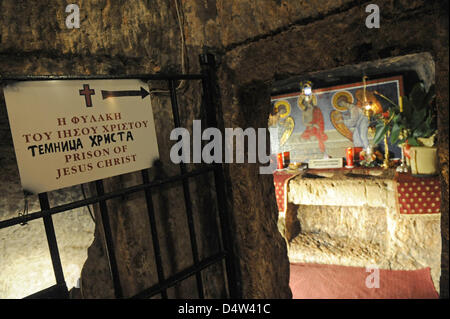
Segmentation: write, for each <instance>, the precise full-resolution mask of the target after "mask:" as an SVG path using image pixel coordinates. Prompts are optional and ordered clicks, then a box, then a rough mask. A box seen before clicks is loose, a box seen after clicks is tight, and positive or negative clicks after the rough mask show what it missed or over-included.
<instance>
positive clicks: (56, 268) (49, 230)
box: [39, 193, 69, 298]
mask: <svg viewBox="0 0 450 319" xmlns="http://www.w3.org/2000/svg"><path fill="white" fill-rule="evenodd" d="M39 204H40V205H41V210H47V209H50V203H49V201H48V195H47V193H40V194H39ZM42 219H43V221H44V227H45V234H46V236H47V243H48V248H49V250H50V257H51V259H52V265H53V272H54V274H55V279H56V284H57V285H58V286H59V287H60V289H61V290H60V291H61V292H62V296H61V297H64V298H67V297H68V296H69V292H68V290H67V285H66V281H65V280H64V272H63V269H62V265H61V258H60V257H59V250H58V243H57V241H56V235H55V228H54V226H53V220H52V216H51V215H50V216H44V217H43V218H42Z"/></svg>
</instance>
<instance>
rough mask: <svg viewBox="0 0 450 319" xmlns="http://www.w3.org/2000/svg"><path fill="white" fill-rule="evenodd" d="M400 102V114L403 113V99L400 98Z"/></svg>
mask: <svg viewBox="0 0 450 319" xmlns="http://www.w3.org/2000/svg"><path fill="white" fill-rule="evenodd" d="M398 101H399V102H400V103H399V104H400V105H399V107H400V112H403V97H401V96H399V98H398Z"/></svg>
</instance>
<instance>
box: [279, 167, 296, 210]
mask: <svg viewBox="0 0 450 319" xmlns="http://www.w3.org/2000/svg"><path fill="white" fill-rule="evenodd" d="M298 174H300V172H292V171H281V170H280V171H275V172H274V173H273V183H274V185H275V196H276V198H277V205H278V212H282V213H286V207H287V190H288V189H287V185H288V182H289V180H290V179H291V178H293V177H295V176H297V175H298Z"/></svg>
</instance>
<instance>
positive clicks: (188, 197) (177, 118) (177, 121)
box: [169, 80, 204, 299]
mask: <svg viewBox="0 0 450 319" xmlns="http://www.w3.org/2000/svg"><path fill="white" fill-rule="evenodd" d="M169 90H170V101H171V104H172V113H173V121H174V123H175V127H181V122H180V115H179V112H178V101H177V92H176V89H175V82H174V80H169ZM180 170H181V174H185V173H186V166H185V164H184V163H183V162H181V163H180ZM182 183H183V193H184V203H185V205H186V215H187V221H188V226H189V237H190V240H191V248H192V258H193V259H194V264H195V266H197V265H198V263H199V259H198V247H197V239H196V238H195V227H194V219H193V217H192V203H191V195H190V193H189V183H188V179H186V178H183V180H182ZM195 276H196V279H197V288H198V295H199V298H200V299H203V298H204V292H203V280H202V274H201V273H200V272H197V273H196V274H195Z"/></svg>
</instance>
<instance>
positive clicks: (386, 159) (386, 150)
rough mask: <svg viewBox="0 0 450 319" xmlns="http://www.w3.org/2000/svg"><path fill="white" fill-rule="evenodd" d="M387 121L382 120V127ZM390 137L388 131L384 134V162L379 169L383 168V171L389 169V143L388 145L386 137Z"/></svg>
mask: <svg viewBox="0 0 450 319" xmlns="http://www.w3.org/2000/svg"><path fill="white" fill-rule="evenodd" d="M388 122H389V121H388V120H386V119H385V120H384V125H387V124H388ZM389 135H390V130H388V131H387V132H386V134H384V161H383V164H382V165H381V167H383V168H384V169H388V168H389V143H388V136H389Z"/></svg>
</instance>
